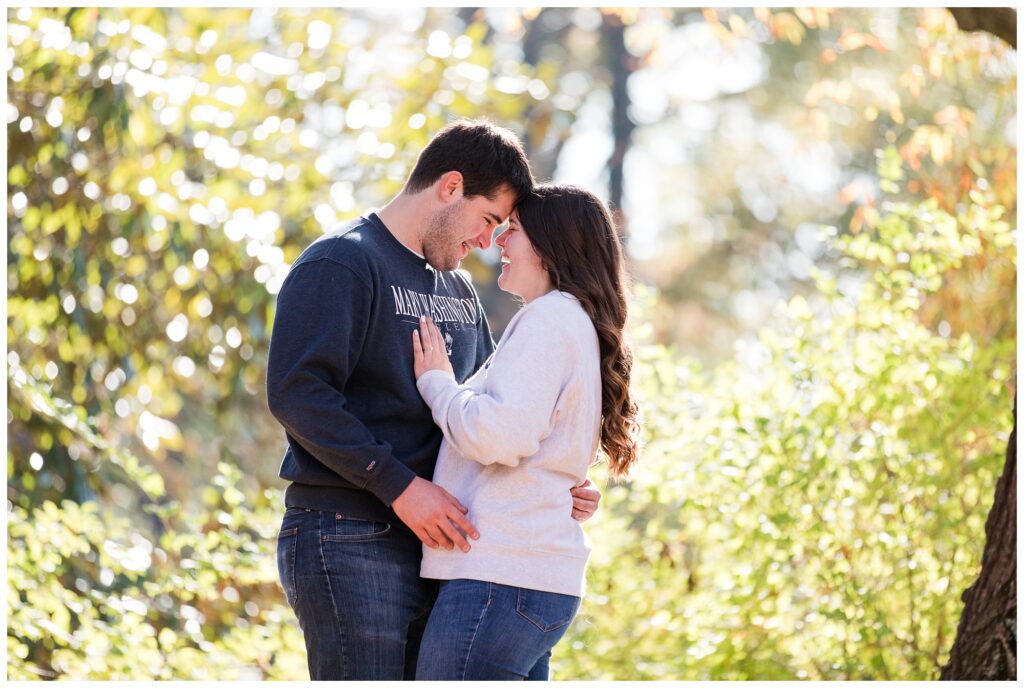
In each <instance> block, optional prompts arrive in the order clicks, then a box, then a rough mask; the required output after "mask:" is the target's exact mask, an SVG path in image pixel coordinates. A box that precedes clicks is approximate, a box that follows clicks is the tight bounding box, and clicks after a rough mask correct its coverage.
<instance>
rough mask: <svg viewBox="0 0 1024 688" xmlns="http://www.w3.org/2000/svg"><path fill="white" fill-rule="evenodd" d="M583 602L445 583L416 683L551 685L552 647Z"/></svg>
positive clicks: (472, 582)
mask: <svg viewBox="0 0 1024 688" xmlns="http://www.w3.org/2000/svg"><path fill="white" fill-rule="evenodd" d="M579 606H580V598H578V597H573V596H571V595H559V594H557V593H552V592H540V591H538V590H529V589H526V588H516V587H513V586H510V585H500V584H498V583H485V582H482V581H475V580H465V579H457V580H452V581H442V582H441V590H440V593H439V594H438V597H437V601H436V602H435V603H434V609H433V610H432V611H431V612H430V620H429V621H428V622H427V628H426V631H424V634H423V642H422V643H421V644H420V658H419V665H418V668H417V670H416V679H417V680H427V681H468V680H478V681H481V680H482V681H487V680H491V681H495V680H497V681H502V680H504V681H522V680H524V679H525V680H534V681H546V680H547V678H548V660H549V658H550V657H551V648H553V647H554V646H555V643H557V642H558V641H559V640H561V638H562V636H563V635H565V632H566V630H567V629H568V627H569V623H570V622H571V621H572V619H573V617H574V616H576V612H577V611H578V610H579Z"/></svg>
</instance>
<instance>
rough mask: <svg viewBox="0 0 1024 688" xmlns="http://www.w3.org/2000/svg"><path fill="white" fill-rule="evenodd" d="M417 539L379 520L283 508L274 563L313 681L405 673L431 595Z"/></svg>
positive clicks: (410, 668)
mask: <svg viewBox="0 0 1024 688" xmlns="http://www.w3.org/2000/svg"><path fill="white" fill-rule="evenodd" d="M421 557H422V549H421V545H420V541H419V540H418V539H417V538H416V536H415V535H413V534H412V533H411V532H409V531H407V530H405V529H402V528H397V527H392V526H391V525H389V524H387V523H378V522H373V521H365V520H361V519H355V518H351V517H348V516H346V515H345V514H336V513H332V512H328V511H315V510H312V509H302V508H298V507H291V508H289V509H287V510H286V511H285V514H284V519H283V520H282V523H281V531H280V533H279V535H278V541H277V567H278V573H279V574H280V576H281V585H282V587H283V588H284V592H285V596H286V597H287V599H288V604H290V605H291V607H292V609H294V610H295V615H296V616H297V617H298V619H299V625H300V626H301V627H302V634H303V636H304V637H305V641H306V659H307V661H308V663H309V676H310V678H312V679H314V680H352V679H363V680H389V681H400V680H402V679H412V678H413V677H414V676H415V674H416V657H417V654H418V651H419V640H420V637H421V635H422V633H423V628H424V626H425V625H426V621H427V615H428V613H429V612H430V607H431V604H432V603H433V601H434V597H435V595H436V594H437V581H433V580H426V579H423V578H420V559H421Z"/></svg>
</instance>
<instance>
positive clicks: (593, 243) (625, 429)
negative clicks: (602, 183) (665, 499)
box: [517, 184, 639, 477]
mask: <svg viewBox="0 0 1024 688" xmlns="http://www.w3.org/2000/svg"><path fill="white" fill-rule="evenodd" d="M517 210H518V212H519V220H520V223H521V224H522V226H523V230H524V231H525V232H526V235H527V237H529V239H530V243H531V244H533V249H534V251H536V252H537V255H538V256H540V260H541V264H542V265H543V266H544V268H545V269H546V270H547V271H548V274H549V275H550V276H551V283H552V284H553V285H554V287H555V289H559V290H561V291H564V292H567V293H569V294H572V295H573V296H575V297H576V298H577V299H578V300H579V302H580V305H582V306H583V310H585V311H586V312H587V315H589V316H590V319H591V321H593V323H594V329H595V330H597V339H598V343H599V344H600V352H601V415H602V420H601V448H602V449H603V450H604V452H605V454H607V456H608V466H609V468H610V470H611V472H612V475H614V476H617V477H618V476H625V475H626V474H627V473H628V472H629V469H630V468H631V467H632V466H633V464H635V463H636V460H637V454H638V433H639V426H638V418H637V414H638V408H637V404H636V402H635V401H634V400H633V398H632V397H631V396H630V392H629V376H630V372H631V371H632V368H633V352H632V350H631V349H630V347H629V345H628V344H627V343H626V341H625V332H624V331H625V326H626V318H627V316H628V305H627V301H626V274H625V268H624V265H623V258H622V247H621V246H620V245H619V237H618V234H617V233H616V231H615V226H614V224H613V223H612V219H611V215H610V214H609V213H608V209H607V208H606V207H605V205H604V203H602V202H601V200H600V199H598V198H597V196H595V195H594V194H592V193H590V192H589V191H587V190H586V189H582V188H580V187H577V186H570V185H556V184H544V185H540V186H536V187H534V191H533V193H531V194H530V195H528V196H527V197H526V199H525V200H523V202H521V203H520V204H519V206H518V208H517Z"/></svg>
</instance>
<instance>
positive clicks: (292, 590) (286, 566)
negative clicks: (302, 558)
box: [277, 528, 299, 609]
mask: <svg viewBox="0 0 1024 688" xmlns="http://www.w3.org/2000/svg"><path fill="white" fill-rule="evenodd" d="M298 542H299V529H298V528H282V529H281V532H280V533H278V534H277V574H278V576H279V577H280V578H281V587H282V588H283V589H284V597H285V599H286V600H287V601H288V604H289V605H291V607H292V608H293V609H294V608H295V605H297V604H298V603H299V595H298V588H297V587H296V586H295V550H296V549H297V548H298Z"/></svg>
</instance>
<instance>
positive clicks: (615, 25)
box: [601, 13, 636, 243]
mask: <svg viewBox="0 0 1024 688" xmlns="http://www.w3.org/2000/svg"><path fill="white" fill-rule="evenodd" d="M603 19H604V23H603V24H602V27H601V28H602V34H603V40H604V44H605V51H606V53H605V54H606V59H607V64H608V70H609V71H610V72H611V76H612V83H611V90H612V139H613V141H614V148H613V150H612V155H611V158H610V159H609V160H608V204H609V206H610V207H611V208H610V209H611V211H612V215H613V216H614V218H615V220H616V225H617V226H618V229H619V236H620V239H621V240H622V241H623V243H625V241H626V235H627V233H628V223H627V222H626V217H625V214H624V213H623V211H622V197H623V193H624V188H625V185H624V163H625V161H626V153H627V152H628V151H629V146H630V144H631V143H632V136H633V129H634V128H636V125H635V124H633V120H632V119H630V117H629V90H628V89H627V83H628V81H629V76H630V74H632V73H633V71H634V70H635V68H636V67H635V62H636V61H635V60H634V59H633V57H632V56H631V55H630V54H629V51H628V50H627V49H626V40H625V37H626V27H625V25H624V23H623V21H622V17H621V16H619V15H617V14H613V13H606V14H604V15H603Z"/></svg>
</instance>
